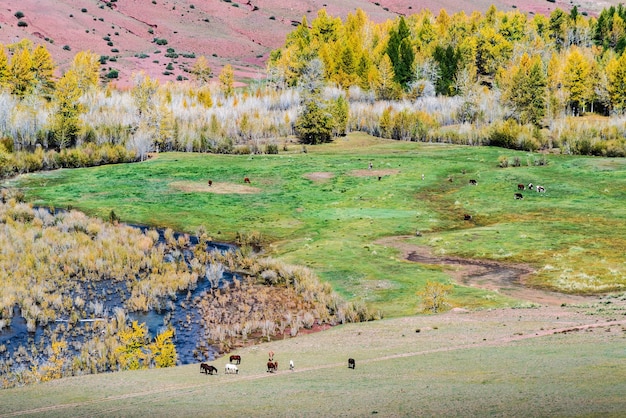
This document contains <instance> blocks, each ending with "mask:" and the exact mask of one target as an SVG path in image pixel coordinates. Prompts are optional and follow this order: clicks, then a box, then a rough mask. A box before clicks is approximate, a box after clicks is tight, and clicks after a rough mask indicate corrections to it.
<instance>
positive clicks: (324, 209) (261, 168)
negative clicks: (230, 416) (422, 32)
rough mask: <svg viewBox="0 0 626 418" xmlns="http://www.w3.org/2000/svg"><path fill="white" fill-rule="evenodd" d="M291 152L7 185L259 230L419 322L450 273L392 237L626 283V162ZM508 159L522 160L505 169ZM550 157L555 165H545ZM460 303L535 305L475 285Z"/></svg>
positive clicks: (216, 235)
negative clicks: (423, 302) (429, 292)
mask: <svg viewBox="0 0 626 418" xmlns="http://www.w3.org/2000/svg"><path fill="white" fill-rule="evenodd" d="M287 148H288V149H287V151H285V150H283V149H281V151H280V153H279V154H278V155H245V156H242V155H213V154H192V153H188V154H187V153H161V154H159V155H157V156H156V157H155V158H152V159H150V160H148V161H145V162H142V163H135V164H120V165H109V166H101V167H95V168H85V169H72V170H57V171H51V172H40V173H35V174H29V175H23V176H20V177H18V178H15V179H12V180H11V181H8V182H5V185H10V186H13V187H19V188H21V189H22V190H23V191H24V193H25V195H26V199H27V201H29V202H32V203H33V204H37V205H46V206H52V207H57V208H67V207H72V208H74V209H79V210H81V211H84V212H85V213H87V214H88V215H92V216H98V217H102V218H108V217H109V215H110V213H111V211H114V212H115V214H116V215H117V216H118V217H119V218H120V219H121V220H122V221H123V222H129V223H137V224H146V225H151V226H155V227H156V226H159V227H170V228H172V229H174V230H177V231H186V232H189V233H194V232H196V231H197V230H198V228H200V227H204V228H206V230H207V231H208V232H209V234H210V235H211V236H212V237H213V239H214V240H216V241H233V240H234V239H235V236H236V234H237V233H238V232H240V233H251V232H260V233H261V236H262V237H263V242H264V244H265V245H264V251H265V253H266V254H268V255H271V256H273V257H276V258H279V259H281V260H284V261H286V262H289V263H293V264H300V265H306V266H309V267H311V268H313V269H314V270H315V272H316V273H317V274H318V275H319V276H320V277H321V278H322V280H325V281H328V282H330V283H331V284H332V286H333V288H334V289H335V290H336V291H337V292H338V293H340V294H341V295H342V296H344V297H345V298H347V299H349V300H360V301H364V302H365V303H366V304H367V305H368V306H369V307H371V308H372V309H374V310H379V311H381V312H382V313H383V315H384V316H386V317H396V316H404V315H412V314H415V313H416V312H417V310H418V300H417V297H416V292H417V291H419V290H420V289H421V288H422V287H423V286H424V284H425V282H426V281H427V280H439V281H447V280H449V274H448V273H447V272H446V270H445V269H444V268H442V267H440V266H432V265H421V264H416V263H411V262H407V261H404V260H403V259H402V257H401V253H400V252H399V251H398V250H397V249H394V248H392V247H389V246H385V245H381V244H379V243H377V242H378V240H380V239H381V238H384V237H390V236H401V235H402V236H407V238H406V240H407V242H408V243H411V244H417V245H423V246H428V247H430V248H431V249H432V251H433V253H434V254H436V255H455V256H462V257H468V258H477V259H489V260H498V261H505V262H515V263H520V262H522V263H527V264H529V265H530V266H532V267H533V268H534V269H535V273H534V274H533V275H532V276H531V277H530V278H529V282H530V283H531V284H532V285H534V286H539V287H545V288H550V289H553V290H558V291H561V292H569V293H578V294H592V293H601V292H611V291H620V290H624V289H626V264H625V263H624V254H625V253H626V234H625V232H626V228H625V227H624V223H625V220H626V205H625V204H624V202H626V160H624V159H606V158H593V157H580V156H564V155H545V156H544V155H541V154H531V153H527V152H518V151H513V150H507V149H501V148H489V147H467V146H451V145H442V144H424V143H413V142H399V141H391V140H382V139H378V138H373V137H370V136H367V135H364V134H359V133H354V134H350V135H348V136H347V137H346V138H340V139H337V140H335V141H334V142H333V143H330V144H324V145H319V146H309V147H308V148H307V151H308V152H306V153H303V152H302V147H301V146H300V145H295V144H291V145H288V146H287ZM502 157H506V158H508V160H509V163H512V162H513V161H515V159H516V158H517V159H518V160H519V162H520V166H518V167H511V166H509V167H507V168H501V167H499V161H500V159H501V158H502ZM541 159H545V160H546V161H547V165H536V162H537V161H539V160H541ZM370 162H371V163H372V165H373V167H372V169H371V170H370V169H368V166H369V163H370ZM422 174H423V175H424V178H423V179H422ZM244 177H249V178H250V180H251V184H249V185H244V183H243V179H244ZM379 177H380V179H379ZM209 179H210V180H212V182H213V185H212V186H210V187H209V186H208V183H207V182H208V180H209ZM470 179H475V180H477V183H478V184H477V185H476V186H472V185H470V184H469V180H470ZM518 183H522V184H526V185H527V184H528V183H533V184H535V185H542V186H544V187H545V188H546V192H545V193H537V192H535V191H534V190H533V191H529V190H525V191H523V192H522V193H523V194H524V199H523V200H516V199H514V193H516V192H517V191H518V190H517V185H518ZM464 214H470V215H472V220H471V221H466V220H464ZM418 231H419V232H420V234H416V232H418ZM418 235H419V236H418ZM451 302H452V305H453V306H461V307H467V308H476V307H496V306H519V305H520V304H521V303H523V302H521V301H516V300H512V299H510V298H507V297H505V296H503V295H500V294H498V293H494V292H489V291H487V290H481V289H478V288H474V287H462V286H455V289H454V292H453V294H452V296H451Z"/></svg>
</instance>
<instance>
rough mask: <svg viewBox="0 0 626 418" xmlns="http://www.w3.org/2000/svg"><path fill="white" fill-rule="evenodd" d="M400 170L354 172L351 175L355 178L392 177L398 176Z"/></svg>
mask: <svg viewBox="0 0 626 418" xmlns="http://www.w3.org/2000/svg"><path fill="white" fill-rule="evenodd" d="M399 172H400V170H397V169H386V170H352V171H351V172H350V175H352V176H355V177H368V176H375V177H378V176H392V175H394V174H398V173H399Z"/></svg>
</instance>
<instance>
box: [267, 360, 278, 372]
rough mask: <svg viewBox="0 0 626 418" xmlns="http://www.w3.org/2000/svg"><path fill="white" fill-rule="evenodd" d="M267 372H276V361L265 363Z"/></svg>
mask: <svg viewBox="0 0 626 418" xmlns="http://www.w3.org/2000/svg"><path fill="white" fill-rule="evenodd" d="M267 371H268V372H270V373H274V372H277V371H278V362H277V361H268V362H267Z"/></svg>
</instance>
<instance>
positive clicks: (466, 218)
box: [463, 213, 472, 221]
mask: <svg viewBox="0 0 626 418" xmlns="http://www.w3.org/2000/svg"><path fill="white" fill-rule="evenodd" d="M463 219H464V220H466V221H471V220H472V215H468V214H467V213H466V214H465V215H463Z"/></svg>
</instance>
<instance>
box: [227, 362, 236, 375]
mask: <svg viewBox="0 0 626 418" xmlns="http://www.w3.org/2000/svg"><path fill="white" fill-rule="evenodd" d="M224 373H226V374H231V373H234V374H239V369H238V368H237V366H235V365H234V364H231V363H228V364H227V365H226V367H225V368H224Z"/></svg>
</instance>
